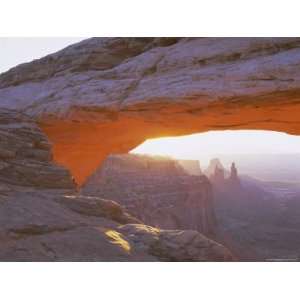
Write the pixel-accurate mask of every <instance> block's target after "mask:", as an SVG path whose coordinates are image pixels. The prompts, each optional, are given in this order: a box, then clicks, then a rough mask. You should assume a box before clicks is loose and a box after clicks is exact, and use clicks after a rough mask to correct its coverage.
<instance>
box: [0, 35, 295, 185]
mask: <svg viewBox="0 0 300 300" xmlns="http://www.w3.org/2000/svg"><path fill="white" fill-rule="evenodd" d="M299 47H300V39H299V38H167V39H163V38H159V39H157V38H146V39H145V38H94V39H88V40H86V41H83V42H81V43H78V44H75V45H73V46H70V47H67V48H66V49H64V50H62V51H59V52H57V53H55V54H52V55H48V56H47V57H45V58H42V59H40V60H36V61H33V62H31V63H28V64H23V65H21V66H18V67H16V68H13V69H12V70H10V71H8V72H6V73H4V74H2V75H0V107H3V108H12V109H17V110H18V111H22V112H25V113H27V114H29V115H30V116H31V117H33V118H34V119H36V120H38V121H39V124H40V126H41V128H42V129H43V130H44V132H46V134H47V135H48V137H49V138H50V140H51V141H52V142H53V145H54V158H55V160H56V161H58V162H60V163H62V164H63V165H64V166H66V167H68V168H69V169H70V170H71V172H72V174H73V175H74V177H75V179H76V181H77V182H78V183H83V182H84V180H85V179H86V177H87V176H89V175H90V174H91V173H92V172H93V171H94V170H95V169H96V167H97V166H98V165H99V163H100V162H101V161H102V160H103V159H104V158H105V157H106V156H107V155H108V154H111V153H116V152H128V151H129V150H130V149H132V148H134V147H136V146H137V145H138V144H140V143H141V142H143V141H144V140H145V139H147V138H153V137H159V136H172V135H183V134H190V133H195V132H202V131H206V130H212V129H229V128H231V129H266V130H277V131H285V132H288V133H291V134H299V133H300V123H299V107H300V105H299V84H300V71H299V64H300V48H299ZM83 159H85V163H84V164H82V163H81V162H82V161H83Z"/></svg>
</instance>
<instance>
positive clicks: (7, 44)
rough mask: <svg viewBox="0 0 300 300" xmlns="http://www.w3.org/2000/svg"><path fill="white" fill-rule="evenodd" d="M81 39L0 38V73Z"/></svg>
mask: <svg viewBox="0 0 300 300" xmlns="http://www.w3.org/2000/svg"><path fill="white" fill-rule="evenodd" d="M83 39H84V38H80V37H52V38H43V37H41V38H30V37H25V38H23V37H22V38H15V37H14V38H0V55H1V59H0V73H2V72H5V71H7V70H9V69H10V68H12V67H14V66H16V65H18V64H21V63H25V62H30V61H32V60H33V59H37V58H41V57H43V56H45V55H48V54H50V53H54V52H56V51H58V50H61V49H63V48H65V47H67V46H69V45H71V44H74V43H77V42H79V41H81V40H83Z"/></svg>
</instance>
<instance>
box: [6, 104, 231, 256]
mask: <svg viewBox="0 0 300 300" xmlns="http://www.w3.org/2000/svg"><path fill="white" fill-rule="evenodd" d="M132 223H134V224H135V225H131V226H141V228H142V227H143V226H144V227H145V228H146V225H144V224H142V223H141V221H140V220H138V219H136V218H134V217H133V216H131V215H130V214H128V213H127V212H126V211H125V210H124V208H123V207H122V206H121V205H119V204H118V203H116V202H114V201H111V200H106V199H101V198H99V197H86V196H82V195H79V194H78V192H77V190H76V185H75V184H74V182H73V180H72V177H71V175H70V173H69V172H68V171H67V170H66V169H64V168H63V167H61V166H58V165H57V164H55V163H54V162H53V161H52V151H51V144H50V143H49V141H48V140H47V138H46V136H45V135H44V134H43V133H42V132H41V131H40V129H39V128H38V126H37V125H36V124H35V123H34V122H33V121H32V120H31V119H30V118H28V117H26V116H24V115H23V114H21V113H19V112H16V111H11V110H6V109H0V261H158V260H164V261H165V260H167V261H171V260H172V261H173V260H177V261H180V260H186V259H187V260H196V261H202V260H206V261H207V260H220V259H221V260H230V259H232V256H231V255H228V253H229V252H228V250H226V248H224V247H223V246H221V245H218V244H216V243H214V242H213V241H210V240H209V239H207V238H206V237H204V236H202V235H200V234H199V233H196V232H195V233H194V234H195V236H198V240H199V241H200V240H201V241H202V242H201V243H200V242H199V241H198V242H197V243H195V242H194V241H192V239H190V240H187V241H186V239H173V238H172V237H171V236H172V235H174V234H175V233H174V232H170V233H164V234H162V235H158V236H157V235H156V237H155V241H156V242H157V243H158V245H160V246H158V247H160V248H159V249H162V250H159V251H158V250H157V251H156V252H153V251H152V250H153V249H154V248H155V247H156V246H153V243H152V242H151V247H150V246H145V247H144V248H143V247H140V245H141V244H145V240H144V238H142V237H141V240H140V243H138V242H137V240H139V238H137V239H134V241H133V240H132V236H131V234H132V233H129V232H128V233H126V232H125V231H126V230H125V229H122V228H123V227H122V226H124V225H126V224H132ZM151 230H152V231H159V229H158V228H152V229H151ZM123 232H124V233H123ZM186 234H188V233H185V231H183V232H181V233H180V235H183V236H184V235H186ZM165 235H166V236H170V239H171V240H172V244H171V245H166V241H165V240H166V237H165ZM147 245H148V244H147ZM186 246H187V249H193V250H190V251H189V252H188V254H184V255H183V249H184V248H185V247H186ZM153 247H154V248H153ZM166 247H168V248H166ZM150 248H151V249H150ZM204 248H205V249H204ZM155 249H158V248H155ZM176 249H181V250H180V251H179V252H178V254H176ZM162 251H164V252H163V253H162ZM168 251H169V252H170V253H169V254H168V253H167V252H168Z"/></svg>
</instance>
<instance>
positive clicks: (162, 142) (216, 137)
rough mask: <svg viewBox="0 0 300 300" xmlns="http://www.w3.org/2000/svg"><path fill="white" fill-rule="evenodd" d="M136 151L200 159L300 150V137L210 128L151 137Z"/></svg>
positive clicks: (278, 133) (260, 131)
mask: <svg viewBox="0 0 300 300" xmlns="http://www.w3.org/2000/svg"><path fill="white" fill-rule="evenodd" d="M132 152H133V153H144V154H157V155H168V156H172V157H174V158H181V159H197V158H199V156H202V155H205V156H214V155H216V154H269V153H274V154H277V153H300V137H299V136H293V135H289V134H285V133H281V132H276V131H263V130H259V131H258V130H225V131H209V132H206V133H199V134H193V135H188V136H184V137H172V138H160V139H152V140H147V141H146V142H144V143H143V144H141V145H140V146H138V147H137V148H135V149H134V150H133V151H132Z"/></svg>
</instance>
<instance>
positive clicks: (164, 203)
mask: <svg viewBox="0 0 300 300" xmlns="http://www.w3.org/2000/svg"><path fill="white" fill-rule="evenodd" d="M81 193H83V194H85V195H92V196H97V197H101V198H106V199H112V200H114V201H117V202H119V203H120V204H122V205H123V206H124V207H125V208H126V209H127V210H128V212H129V213H130V214H132V215H133V216H136V217H137V218H139V219H140V220H142V221H143V223H145V224H148V225H152V226H156V227H159V228H163V229H193V230H198V231H199V232H201V233H203V234H205V235H208V236H214V234H215V232H216V222H215V215H214V208H213V196H212V187H211V185H210V183H209V181H208V179H207V178H206V177H205V176H200V175H197V176H195V175H189V174H188V173H187V172H186V170H185V169H184V168H183V167H182V161H181V162H179V161H177V160H174V159H170V158H167V157H159V156H146V155H134V154H124V155H112V156H109V157H108V158H107V159H106V160H105V161H104V163H103V164H102V165H101V166H100V167H99V169H98V170H97V171H96V172H95V173H94V174H93V175H92V176H91V177H90V178H89V179H88V180H87V181H86V183H85V184H84V185H83V186H82V188H81Z"/></svg>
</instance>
